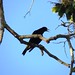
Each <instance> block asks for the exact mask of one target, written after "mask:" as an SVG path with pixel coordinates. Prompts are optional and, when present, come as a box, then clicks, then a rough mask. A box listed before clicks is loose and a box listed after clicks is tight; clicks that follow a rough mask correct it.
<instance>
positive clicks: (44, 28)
mask: <svg viewBox="0 0 75 75" xmlns="http://www.w3.org/2000/svg"><path fill="white" fill-rule="evenodd" d="M41 29H42V30H43V31H44V32H45V31H49V29H48V28H47V27H42V28H41Z"/></svg>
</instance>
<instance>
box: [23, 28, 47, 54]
mask: <svg viewBox="0 0 75 75" xmlns="http://www.w3.org/2000/svg"><path fill="white" fill-rule="evenodd" d="M45 31H48V29H47V27H42V28H40V29H38V30H35V31H34V32H33V33H32V34H40V35H42V36H43V33H44V32H45ZM41 41H42V40H41V39H39V38H31V39H30V40H29V42H30V43H34V44H39V43H40V42H41ZM33 48H34V47H31V46H29V45H27V47H26V48H25V50H24V51H23V52H22V54H23V55H25V53H26V52H27V51H28V50H29V52H30V51H32V49H33Z"/></svg>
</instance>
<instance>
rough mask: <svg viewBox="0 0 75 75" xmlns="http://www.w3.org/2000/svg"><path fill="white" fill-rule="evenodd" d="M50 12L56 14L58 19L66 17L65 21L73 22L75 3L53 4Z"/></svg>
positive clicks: (74, 18)
mask: <svg viewBox="0 0 75 75" xmlns="http://www.w3.org/2000/svg"><path fill="white" fill-rule="evenodd" d="M52 12H55V13H58V16H59V18H62V17H63V15H66V18H67V20H71V21H73V22H75V2H73V3H69V4H66V5H65V4H63V3H55V6H54V7H53V8H52Z"/></svg>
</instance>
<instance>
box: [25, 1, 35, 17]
mask: <svg viewBox="0 0 75 75" xmlns="http://www.w3.org/2000/svg"><path fill="white" fill-rule="evenodd" d="M33 4H34V0H32V3H31V5H30V7H29V9H28V11H27V13H26V14H25V16H24V18H25V17H26V16H27V15H28V14H29V13H30V11H31V9H32V6H33Z"/></svg>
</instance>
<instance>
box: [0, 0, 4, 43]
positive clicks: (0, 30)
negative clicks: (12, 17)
mask: <svg viewBox="0 0 75 75" xmlns="http://www.w3.org/2000/svg"><path fill="white" fill-rule="evenodd" d="M3 18H4V11H3V0H0V44H1V42H2V39H3V33H4V26H3V25H4V22H3Z"/></svg>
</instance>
